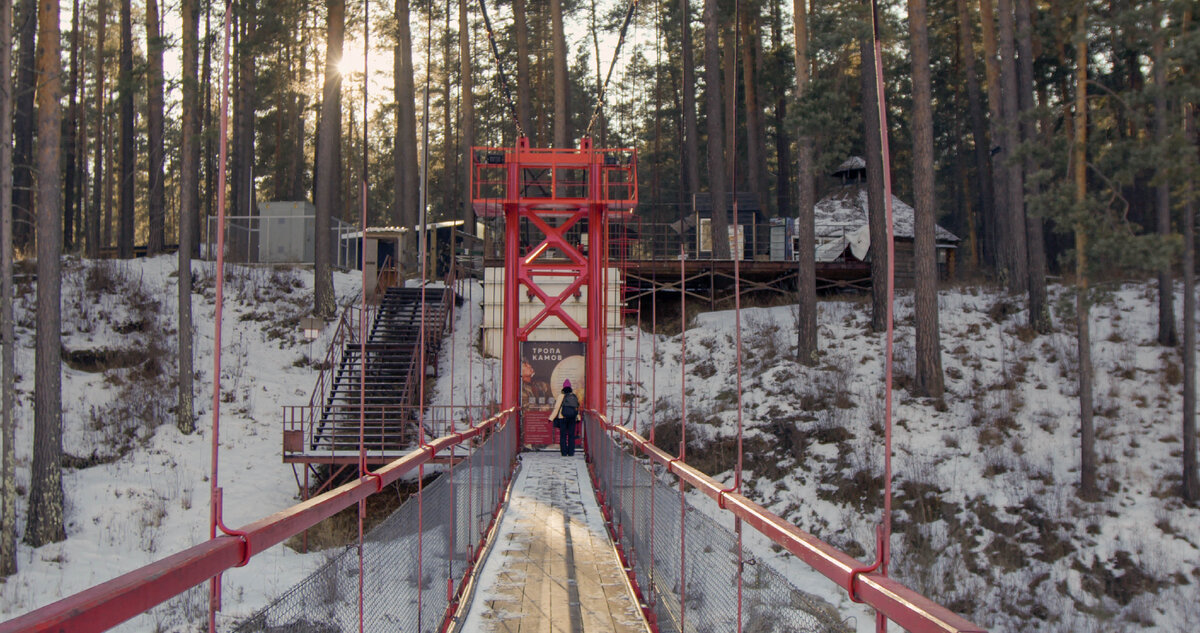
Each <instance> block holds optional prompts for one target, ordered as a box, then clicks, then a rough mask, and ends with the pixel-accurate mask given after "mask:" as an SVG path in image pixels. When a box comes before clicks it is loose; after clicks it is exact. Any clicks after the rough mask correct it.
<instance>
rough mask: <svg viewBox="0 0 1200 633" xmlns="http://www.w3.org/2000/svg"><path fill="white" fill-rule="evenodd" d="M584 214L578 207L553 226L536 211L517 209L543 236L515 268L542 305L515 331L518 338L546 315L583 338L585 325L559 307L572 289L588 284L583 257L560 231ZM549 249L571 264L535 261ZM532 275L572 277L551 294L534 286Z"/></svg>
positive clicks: (575, 289) (585, 336) (572, 293)
mask: <svg viewBox="0 0 1200 633" xmlns="http://www.w3.org/2000/svg"><path fill="white" fill-rule="evenodd" d="M586 213H587V211H586V209H580V210H578V211H576V212H575V213H574V214H572V215H571V217H569V218H568V219H567V221H566V222H564V223H563V225H562V226H560V227H558V228H554V227H552V226H550V225H549V224H547V223H546V221H545V220H544V219H542V218H541V217H540V216H539V215H538V214H536V213H531V212H529V211H528V210H526V209H522V210H521V215H523V216H524V217H526V218H529V221H530V222H531V223H533V225H534V226H536V227H537V228H538V229H539V230H541V231H542V233H544V234H545V235H546V238H545V239H543V240H542V241H541V243H540V244H538V245H537V247H536V248H534V249H533V250H532V251H530V252H529V254H528V255H526V256H525V257H524V258H522V260H521V262H520V264H519V267H518V270H517V278H518V279H519V280H520V282H521V283H522V284H523V285H524V286H525V287H526V288H528V289H529V291H530V292H532V293H533V294H534V295H536V296H537V297H538V299H540V300H541V302H542V303H543V304H544V307H543V308H542V309H541V311H540V312H538V314H537V315H536V316H535V317H534V318H533V319H532V320H531V321H529V323H527V324H526V325H524V326H523V327H521V329H520V331H519V332H518V334H517V337H518V339H520V340H525V339H526V337H528V336H529V333H530V332H532V331H533V330H534V329H536V328H537V327H538V326H539V325H541V324H542V322H543V321H545V320H546V319H547V318H549V317H550V316H556V317H558V318H559V319H560V320H561V321H562V322H563V323H564V324H566V326H567V327H568V328H570V329H571V331H572V332H574V333H575V335H576V336H578V337H580V338H587V328H585V327H583V326H582V325H580V324H579V323H578V322H577V321H576V320H575V319H573V318H571V316H570V315H568V314H567V312H566V311H565V310H563V307H562V306H563V302H564V301H566V300H567V298H569V297H572V296H574V295H575V293H576V292H579V289H580V287H582V286H583V285H584V284H587V283H588V279H589V275H588V266H587V258H586V257H584V256H583V254H582V253H580V252H579V249H578V248H577V247H575V245H573V244H570V243H568V242H567V240H566V239H565V238H564V237H563V233H565V232H567V231H568V230H569V229H570V228H571V227H572V226H574V225H575V224H576V223H578V222H579V220H580V219H582V218H583V217H584V216H585V214H586ZM551 248H557V249H558V250H560V251H562V253H563V254H564V255H566V256H567V258H568V259H570V260H571V262H572V263H570V264H539V263H537V260H538V258H540V257H541V256H542V255H543V254H545V253H546V252H547V251H548V250H550V249H551ZM534 275H546V276H560V277H561V276H571V275H573V276H574V277H575V280H574V281H573V282H571V284H570V285H568V286H567V287H566V289H564V290H563V291H562V292H561V293H559V294H558V295H557V296H555V297H551V296H550V295H549V294H548V293H546V291H545V290H542V288H541V287H540V286H539V285H538V283H537V281H536V280H535V279H534Z"/></svg>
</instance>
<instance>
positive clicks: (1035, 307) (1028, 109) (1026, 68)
mask: <svg viewBox="0 0 1200 633" xmlns="http://www.w3.org/2000/svg"><path fill="white" fill-rule="evenodd" d="M1014 1H1015V2H1016V5H1017V46H1018V47H1019V57H1020V63H1021V66H1020V72H1019V73H1018V78H1019V81H1020V90H1019V93H1020V94H1019V95H1018V96H1019V97H1020V104H1021V115H1020V126H1021V127H1020V129H1021V140H1022V141H1023V142H1024V143H1026V144H1029V145H1033V144H1034V143H1035V142H1036V141H1037V136H1038V129H1037V122H1036V121H1035V120H1034V117H1033V111H1034V103H1033V83H1034V80H1033V22H1032V20H1031V19H1030V13H1031V11H1032V9H1031V6H1030V0H1014ZM1016 169H1017V167H1016V166H1015V165H1014V166H1013V170H1014V171H1016ZM1022 169H1023V170H1024V179H1023V181H1024V183H1025V186H1026V187H1029V188H1030V193H1036V191H1035V190H1033V187H1034V185H1033V184H1032V178H1033V174H1034V173H1035V172H1036V171H1037V164H1036V163H1035V161H1034V159H1033V156H1032V155H1031V154H1028V153H1026V155H1025V157H1024V159H1023V162H1022ZM1014 199H1018V200H1020V201H1021V207H1022V209H1021V214H1022V217H1023V219H1024V221H1025V236H1026V242H1027V245H1026V246H1027V247H1026V254H1027V256H1028V258H1029V278H1028V292H1029V327H1031V328H1033V330H1034V331H1035V332H1039V333H1042V334H1046V333H1048V332H1049V331H1050V327H1051V323H1050V307H1049V305H1048V304H1047V302H1048V300H1047V297H1046V239H1045V237H1044V231H1043V228H1042V226H1043V225H1042V219H1041V218H1039V217H1033V216H1031V215H1029V207H1028V205H1026V204H1025V192H1024V191H1022V192H1021V196H1020V197H1019V198H1014Z"/></svg>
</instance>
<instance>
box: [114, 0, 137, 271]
mask: <svg viewBox="0 0 1200 633" xmlns="http://www.w3.org/2000/svg"><path fill="white" fill-rule="evenodd" d="M131 3H132V0H121V54H120V61H119V64H120V69H119V77H118V79H117V92H118V95H119V96H118V98H117V99H118V101H119V102H120V103H119V106H120V139H121V145H120V151H119V154H120V156H119V161H120V163H121V165H120V171H119V176H118V178H119V180H118V190H119V192H120V193H119V195H120V211H119V212H118V214H117V215H118V219H117V224H118V230H117V256H118V257H120V258H121V259H129V258H131V257H133V243H134V216H133V214H134V208H133V203H134V199H133V196H134V172H133V169H134V164H135V161H136V153H137V148H136V146H135V143H136V142H137V140H136V139H135V138H134V135H133V134H134V133H133V86H134V83H133V7H132V5H131Z"/></svg>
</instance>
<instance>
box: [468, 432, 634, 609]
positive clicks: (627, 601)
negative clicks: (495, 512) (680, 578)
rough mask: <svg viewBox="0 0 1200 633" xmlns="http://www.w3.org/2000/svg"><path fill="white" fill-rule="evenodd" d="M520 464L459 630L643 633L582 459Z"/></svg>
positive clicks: (537, 456)
mask: <svg viewBox="0 0 1200 633" xmlns="http://www.w3.org/2000/svg"><path fill="white" fill-rule="evenodd" d="M522 460H523V465H522V466H521V472H520V474H519V475H518V477H517V480H516V483H515V484H514V486H513V491H512V496H511V500H510V501H509V504H508V509H507V510H506V511H505V515H504V519H503V522H502V523H501V525H500V528H499V532H498V533H497V535H496V540H495V542H494V544H493V546H492V552H491V554H490V555H489V556H488V559H487V562H486V563H485V564H484V567H483V569H482V572H481V574H480V581H479V586H478V590H477V593H476V594H475V598H474V600H473V602H472V606H471V609H470V611H469V612H468V614H467V618H466V622H465V625H464V626H463V627H462V629H461V630H464V631H494V632H497V633H517V632H521V633H525V632H543V631H549V632H558V631H572V632H574V631H614V632H619V633H623V632H627V631H628V632H634V631H637V632H639V633H641V632H646V631H648V630H649V629H648V628H647V626H646V623H645V621H644V620H643V618H642V615H641V612H640V610H639V609H638V606H637V602H636V601H635V599H634V597H633V593H632V591H631V590H630V589H629V586H628V584H627V583H626V581H625V573H624V572H623V571H622V569H621V564H620V562H619V560H618V559H617V555H616V552H614V551H613V547H612V544H611V542H610V541H609V539H608V536H607V534H606V533H605V530H604V520H603V518H602V516H601V514H600V509H599V507H598V506H597V505H596V498H595V496H594V495H593V493H592V490H591V484H590V483H589V480H588V476H587V467H586V464H585V462H584V460H583V456H582V454H580V455H578V456H575V457H560V456H559V455H557V454H554V453H545V452H533V453H524V454H523V455H522Z"/></svg>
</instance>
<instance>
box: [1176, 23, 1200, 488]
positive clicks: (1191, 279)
mask: <svg viewBox="0 0 1200 633" xmlns="http://www.w3.org/2000/svg"><path fill="white" fill-rule="evenodd" d="M1187 22H1189V20H1185V23H1187ZM1183 114H1184V119H1185V123H1184V129H1185V136H1186V138H1187V142H1188V143H1190V144H1191V149H1190V150H1189V151H1188V153H1189V154H1191V155H1192V156H1193V157H1197V152H1196V145H1197V139H1196V129H1195V124H1196V107H1195V106H1194V105H1192V104H1188V105H1187V106H1186V107H1185V108H1184V109H1183ZM1197 158H1200V157H1197ZM1184 195H1185V196H1187V197H1186V199H1185V200H1184V202H1183V472H1182V476H1183V477H1182V479H1183V483H1182V486H1181V487H1182V491H1183V499H1184V501H1187V502H1188V503H1190V504H1192V505H1196V504H1198V503H1200V475H1197V468H1196V206H1195V203H1196V189H1195V183H1194V182H1193V180H1192V178H1190V177H1189V178H1188V179H1187V186H1186V188H1185V190H1184Z"/></svg>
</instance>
